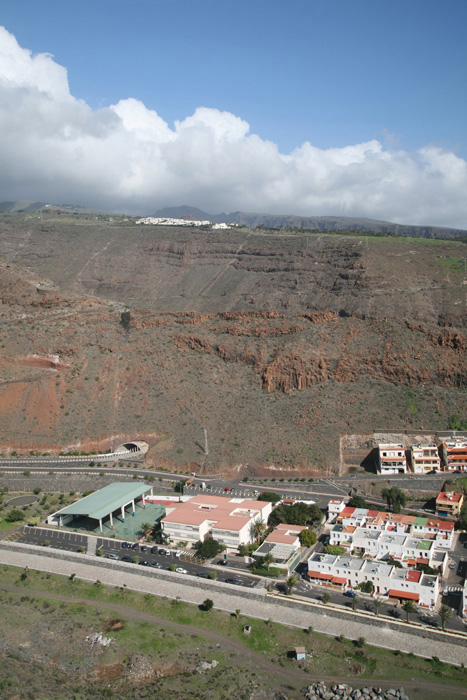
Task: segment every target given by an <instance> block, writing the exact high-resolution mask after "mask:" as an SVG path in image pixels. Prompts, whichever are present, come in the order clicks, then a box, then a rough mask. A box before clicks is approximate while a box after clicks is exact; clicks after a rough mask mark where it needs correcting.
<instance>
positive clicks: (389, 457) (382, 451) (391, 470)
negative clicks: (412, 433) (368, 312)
mask: <svg viewBox="0 0 467 700" xmlns="http://www.w3.org/2000/svg"><path fill="white" fill-rule="evenodd" d="M378 471H379V472H380V473H381V474H405V473H406V472H407V458H406V456H405V449H404V446H403V445H396V444H387V445H378Z"/></svg>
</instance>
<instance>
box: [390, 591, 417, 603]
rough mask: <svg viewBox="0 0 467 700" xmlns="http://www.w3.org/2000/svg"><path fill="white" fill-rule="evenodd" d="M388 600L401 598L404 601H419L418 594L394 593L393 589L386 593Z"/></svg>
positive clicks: (407, 592) (408, 592)
mask: <svg viewBox="0 0 467 700" xmlns="http://www.w3.org/2000/svg"><path fill="white" fill-rule="evenodd" d="M388 595H389V597H390V598H403V599H404V600H419V599H420V596H419V594H418V593H410V591H396V590H395V589H394V588H391V590H390V591H389V593H388Z"/></svg>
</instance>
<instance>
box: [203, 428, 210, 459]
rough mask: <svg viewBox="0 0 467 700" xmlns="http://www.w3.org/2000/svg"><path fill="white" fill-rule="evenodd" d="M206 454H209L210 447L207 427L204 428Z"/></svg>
mask: <svg viewBox="0 0 467 700" xmlns="http://www.w3.org/2000/svg"><path fill="white" fill-rule="evenodd" d="M204 454H205V455H208V454H209V448H208V431H207V430H206V428H205V429H204Z"/></svg>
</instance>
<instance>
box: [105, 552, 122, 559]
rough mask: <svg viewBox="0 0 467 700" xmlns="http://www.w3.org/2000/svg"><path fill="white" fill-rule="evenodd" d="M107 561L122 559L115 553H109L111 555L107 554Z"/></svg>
mask: <svg viewBox="0 0 467 700" xmlns="http://www.w3.org/2000/svg"><path fill="white" fill-rule="evenodd" d="M107 559H120V557H119V556H118V554H114V553H113V552H109V554H107Z"/></svg>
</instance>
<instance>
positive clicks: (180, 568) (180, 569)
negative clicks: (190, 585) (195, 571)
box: [175, 566, 188, 574]
mask: <svg viewBox="0 0 467 700" xmlns="http://www.w3.org/2000/svg"><path fill="white" fill-rule="evenodd" d="M175 571H176V572H177V574H187V573H188V571H187V570H186V569H182V567H181V566H177V568H176V569H175Z"/></svg>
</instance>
